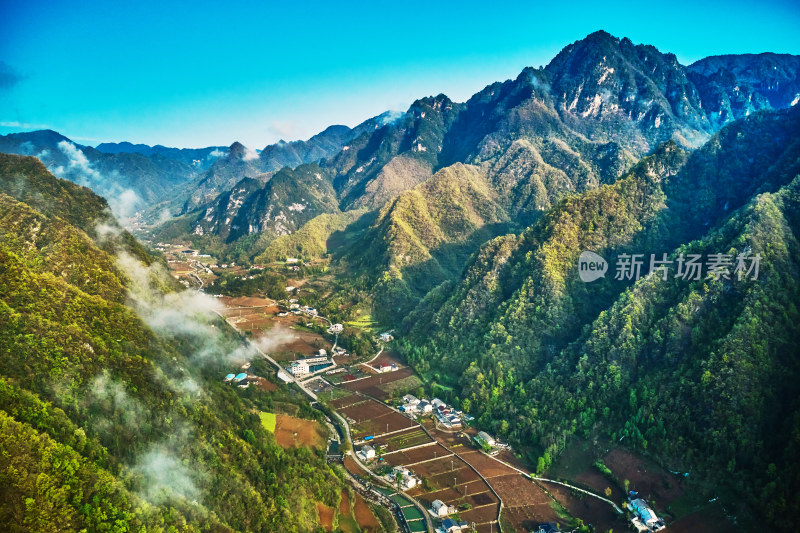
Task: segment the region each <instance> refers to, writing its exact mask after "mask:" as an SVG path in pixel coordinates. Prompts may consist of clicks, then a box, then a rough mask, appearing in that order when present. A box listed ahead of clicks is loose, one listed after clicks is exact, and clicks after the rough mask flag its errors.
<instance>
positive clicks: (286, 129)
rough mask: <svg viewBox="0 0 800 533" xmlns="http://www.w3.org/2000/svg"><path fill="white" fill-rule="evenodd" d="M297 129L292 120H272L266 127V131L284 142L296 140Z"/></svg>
mask: <svg viewBox="0 0 800 533" xmlns="http://www.w3.org/2000/svg"><path fill="white" fill-rule="evenodd" d="M297 129H298V128H297V123H296V122H295V121H293V120H273V121H272V122H271V123H270V125H269V126H267V131H269V132H270V133H271V134H273V135H275V136H276V137H278V138H279V139H284V140H292V139H296V138H297V135H298V131H297Z"/></svg>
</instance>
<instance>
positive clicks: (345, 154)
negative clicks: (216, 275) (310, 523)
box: [0, 31, 800, 531]
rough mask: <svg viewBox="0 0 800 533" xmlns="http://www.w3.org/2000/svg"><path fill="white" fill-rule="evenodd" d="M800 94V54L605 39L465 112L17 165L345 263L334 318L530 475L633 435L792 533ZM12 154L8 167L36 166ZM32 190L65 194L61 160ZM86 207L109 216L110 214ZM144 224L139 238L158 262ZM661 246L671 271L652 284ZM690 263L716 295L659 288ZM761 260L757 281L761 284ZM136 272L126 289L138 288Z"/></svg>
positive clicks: (41, 212)
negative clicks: (635, 271) (709, 264)
mask: <svg viewBox="0 0 800 533" xmlns="http://www.w3.org/2000/svg"><path fill="white" fill-rule="evenodd" d="M798 103H800V56H793V55H787V54H773V53H764V54H743V55H724V56H712V57H708V58H705V59H701V60H699V61H697V62H695V63H693V64H692V65H689V66H685V65H681V64H680V63H679V62H678V60H677V58H676V56H675V55H673V54H670V53H665V52H661V51H659V50H658V49H656V48H655V47H653V46H650V45H643V44H638V45H637V44H634V43H633V42H631V41H630V40H629V39H627V38H622V39H620V38H617V37H614V36H612V35H610V34H608V33H606V32H603V31H598V32H595V33H593V34H591V35H589V36H587V37H586V38H584V39H581V40H579V41H577V42H575V43H572V44H570V45H568V46H566V47H565V48H564V49H563V50H562V51H561V52H559V53H558V54H557V55H556V57H555V58H553V60H552V61H551V62H550V63H549V64H548V65H547V66H545V67H543V68H530V67H528V68H524V69H523V70H522V71H521V72H520V74H519V75H518V76H517V77H516V78H514V79H510V80H506V81H503V82H496V83H493V84H491V85H488V86H487V87H485V88H484V89H483V90H481V91H479V92H478V93H476V94H475V95H473V96H472V97H471V98H469V99H468V100H467V101H466V102H454V101H452V100H451V99H450V98H448V97H447V96H446V95H443V94H440V95H437V96H429V97H425V98H421V99H419V100H417V101H415V102H414V103H413V104H411V106H410V107H409V109H408V110H407V111H406V112H404V113H385V114H383V115H379V116H377V117H374V118H372V119H369V120H367V121H365V122H364V123H362V124H360V125H358V126H356V127H355V128H349V127H346V126H332V127H330V128H328V129H326V130H324V131H323V132H321V133H320V134H318V135H316V136H314V137H312V138H311V139H309V140H307V141H295V142H292V143H285V142H279V143H277V144H274V145H271V146H267V147H265V148H264V149H262V150H261V151H260V152H257V151H254V150H251V149H249V148H247V147H245V146H243V145H242V144H240V143H234V144H232V145H231V146H230V147H228V148H225V149H222V148H219V147H209V148H205V149H199V150H179V149H169V148H164V147H160V146H156V147H149V146H144V145H131V144H125V143H122V144H117V145H111V144H103V145H99V146H98V148H97V149H94V148H90V147H82V146H79V145H76V144H75V143H72V142H71V141H69V140H68V139H66V138H64V137H61V136H60V135H58V134H56V133H55V132H32V133H28V134H12V135H8V136H5V137H0V151H6V152H13V153H20V154H25V155H36V156H37V157H39V159H40V160H41V161H42V162H43V163H44V164H45V165H46V166H47V168H48V169H50V170H51V171H52V173H53V174H55V175H56V176H59V177H63V178H66V179H70V180H72V181H75V182H76V183H78V184H82V185H87V186H89V187H91V188H92V189H93V190H95V192H98V193H101V194H103V195H107V196H108V198H109V204H110V205H111V208H112V209H113V210H114V212H115V213H117V214H120V213H121V208H120V207H119V205H124V204H125V202H124V199H125V196H126V191H132V194H134V195H135V197H136V199H137V200H139V201H138V203H136V204H135V205H136V210H137V211H144V213H145V217H146V218H147V219H148V220H150V221H158V222H160V224H159V225H157V226H156V227H154V228H153V230H152V235H153V236H154V237H155V238H156V239H159V240H182V241H190V242H193V243H194V244H195V245H196V246H198V247H200V248H201V249H203V250H206V251H210V252H212V253H213V254H214V255H215V256H218V257H220V258H222V259H225V258H227V257H230V258H235V260H236V261H239V262H242V263H244V264H247V263H253V262H269V261H275V260H281V259H285V258H286V257H288V256H292V257H300V258H302V259H304V260H312V259H319V258H329V259H330V262H329V266H330V274H331V277H332V278H333V279H335V280H336V286H335V290H332V291H330V293H328V296H327V297H326V298H327V300H326V301H323V302H320V303H319V306H320V309H322V310H323V311H324V312H325V313H326V315H327V314H333V315H334V316H336V317H337V318H338V319H339V320H340V321H342V322H345V321H348V320H355V319H356V318H358V317H359V316H361V315H362V314H369V315H370V316H371V317H373V318H374V319H375V320H376V321H378V322H379V323H380V324H382V325H383V326H386V327H387V329H394V330H395V332H396V335H397V337H398V338H399V340H398V342H397V343H396V349H397V350H398V352H399V353H400V354H401V355H402V356H403V357H404V358H405V359H406V360H407V361H408V362H409V363H411V364H412V365H413V366H414V367H415V368H416V370H417V371H418V372H419V373H420V375H421V376H422V377H423V378H424V380H425V381H426V382H427V383H428V384H430V385H431V386H437V387H438V389H437V390H438V391H439V392H440V394H441V396H442V397H444V398H445V399H447V400H448V401H450V402H452V403H454V404H455V405H456V406H458V407H460V408H462V409H463V410H464V411H466V412H468V413H470V414H471V415H473V416H475V417H476V419H477V422H478V425H479V426H480V427H482V428H487V429H488V430H491V431H492V432H493V433H494V434H496V435H498V436H499V437H500V438H502V439H505V440H509V441H511V442H512V444H513V445H514V447H515V449H518V450H520V451H521V453H522V454H523V455H524V457H525V459H527V460H528V461H529V462H530V463H531V464H539V465H542V467H543V468H546V467H547V466H549V464H550V463H551V462H552V460H553V458H555V457H557V456H558V455H559V454H560V453H562V452H563V451H564V446H565V443H566V442H567V440H568V439H576V440H581V441H586V442H595V443H597V442H602V443H611V442H615V441H616V442H619V441H621V440H625V443H626V445H627V446H629V447H631V448H633V449H636V450H637V451H639V452H640V453H642V454H649V455H651V456H653V457H655V458H657V459H658V461H659V462H660V463H661V464H667V463H668V464H669V465H671V466H672V468H674V469H677V470H680V471H681V472H684V471H685V472H691V473H692V476H696V477H697V478H698V479H701V480H703V481H704V482H708V483H711V484H713V486H714V487H719V488H720V490H724V491H725V494H726V495H730V494H733V495H734V496H733V497H730V498H728V500H729V501H735V502H737V505H738V507H737V512H741V513H742V516H750V517H753V516H755V517H757V518H758V519H759V520H765V521H766V522H767V523H768V524H769V527H771V528H773V529H776V530H781V531H783V530H785V531H790V530H792V528H793V522H792V517H793V516H795V515H796V514H797V512H798V511H800V498H798V496H797V495H798V494H800V469H798V467H797V464H796V460H795V458H796V456H797V453H798V450H799V446H800V445H799V444H798V442H800V441H798V435H800V404H798V400H797V397H798V396H797V394H796V393H797V387H796V385H795V384H796V382H797V379H798V378H800V364H798V361H799V360H800V359H798V356H800V353H798V346H800V329H798V325H797V324H798V323H800V322H798V320H799V319H800V316H798V309H797V302H798V301H800V285H799V284H798V278H799V277H800V181H798V180H800V106H798V105H797V104H798ZM4 161H5V163H4V164H5V165H6V166H7V167H8V168H10V169H11V170H8V171H5V172H4V175H19V174H20V172H21V171H19V170H16V169H17V166H18V165H27V166H31V165H33V166H35V160H34V159H32V158H24V157H23V158H18V157H17V158H8V157H7V158H6V159H4ZM32 168H33V167H32ZM34 174H35V175H36V176H40V178H39V179H38V181H41V182H42V183H51V181H52V176H51V177H49V178H47V179H45V178H44V177H41V176H45V175H47V174H46V171H45V170H44V167H42V166H41V165H40V166H39V167H36V168H35V172H34ZM109 177H111V179H107V178H109ZM8 181H9V183H11V185H8V186H7V191H6V194H9V195H10V197H11V198H10V199H6V200H5V201H6V202H7V204H8V205H9V208H10V207H13V209H14V210H15V212H18V213H20V215H19V216H22V214H24V216H25V217H28V218H26V220H31V221H32V222H31V223H30V224H29V225H33V226H37V225H41V227H43V228H44V227H47V226H48V224H50V223H53V224H55V225H56V226H58V228H57V229H52V230H50V229H48V232H52V233H47V234H48V235H50V234H52V235H61V234H62V233H59V232H63V231H66V232H67V233H65V234H64V235H67V236H68V238H69V239H71V241H70V242H73V241H74V242H77V243H81V246H83V247H84V248H79V250H83V249H91V250H93V252H92V254H90V255H92V256H93V257H94V256H97V257H99V258H100V259H96V261H102V264H101V265H100V266H98V265H96V264H94V263H92V262H88V263H86V264H87V265H88V267H89V270H90V271H93V272H113V271H114V270H113V267H112V266H111V265H110V264H109V263H108V261H109V259H108V258H103V256H102V254H99V253H94V248H99V249H102V243H103V242H104V241H103V240H102V237H101V235H100V233H98V230H97V229H93V228H96V227H95V226H92V227H88V226H86V225H85V224H84V226H81V225H80V224H79V222H80V221H74V220H70V219H68V218H63V217H65V216H66V214H64V212H63V211H59V210H58V209H57V207H58V206H55V207H54V206H52V205H46V206H42V205H39V204H36V202H35V201H34V200H35V199H36V197H32V196H24V195H23V192H22V191H23V190H24V189H25V187H17V188H16V189H14V188H13V187H14V186H13V183H14V180H8ZM23 182H24V180H23ZM57 183H61V182H57ZM48 187H50V188H51V189H52V188H54V187H56V186H55V185H48ZM59 187H61V188H64V187H66V186H64V185H63V184H62V185H60V186H59ZM69 190H70V191H71V192H70V194H73V195H79V194H83V195H86V194H89V193H88V191H86V190H85V189H80V188H78V187H75V188H69ZM8 191H11V193H9V192H8ZM78 191H83V192H78ZM50 194H51V193H48V194H45V195H44V196H45V197H49V195H50ZM127 196H128V199H130V198H131V195H130V194H128V195H127ZM164 198H168V200H164ZM15 202H22V203H28V202H32V203H30V205H29V207H30V208H31V209H33V212H29V210H28V209H29V207H25V206H23V205H17V204H16V203H15ZM75 202H76V203H78V204H81V203H83V202H88V203H89V204H91V205H94V206H95V208H94V209H93V210H90V211H91V212H92V213H95V215H96V216H100V217H106V218H105V219H109V220H110V217H109V215H108V214H107V213H105V211H104V209H102V208H100V207H97V206H101V207H102V205H101V203H98V202H99V200H97V201H96V200H94V199H92V200H85V199H84V200H80V199H78V200H75ZM115 205H116V207H115ZM36 211H38V212H36ZM103 213H105V214H103ZM165 213H166V214H167V215H170V216H171V218H169V220H166V221H164V220H163V219H162V218H166V217H163V215H164V214H165ZM172 215H174V217H172ZM70 216H74V214H72V215H70ZM105 219H104V220H105ZM160 219H162V220H160ZM4 220H5V224H6V226H7V229H6V232H7V234H9V235H13V234H20V235H23V236H21V237H18V238H16V239H10V240H9V241H8V244H6V243H5V241H0V244H3V245H4V246H7V247H10V252H13V253H14V254H17V256H19V257H22V258H24V261H23V263H24V264H23V266H24V268H25V269H28V270H30V271H31V272H33V274H36V275H40V274H41V275H44V274H42V273H41V272H38V271H37V269H41V268H44V267H43V266H42V265H49V264H50V262H51V259H50V258H51V257H56V255H58V250H55V251H53V250H52V249H51V248H49V247H46V246H42V247H37V246H35V243H36V242H37V241H36V239H35V238H34V236H24V232H23V231H22V230H21V229H20V228H18V227H16V226H13V218H11V217H5V218H4ZM63 220H66V221H67V222H68V223H69V225H75V226H76V227H77V228H78V230H80V231H78V230H76V229H74V228H70V227H69V226H67V227H66V229H64V227H62V226H63V225H64V224H63ZM33 221H36V222H33ZM109 225H111V226H113V221H111V220H110V221H109ZM120 231H121V230H119V228H116V230H115V231H114V232H113V233H114V234H115V235H122V236H123V237H118V238H123V239H124V243H123V244H116V245H115V246H117V247H119V246H123V245H124V246H126V247H129V248H130V252H129V253H131V254H138V255H139V256H140V258H141V259H142V260H143V261H145V262H146V263H147V262H150V263H152V262H154V261H155V260H154V259H153V258H151V257H149V256H148V255H147V252H145V251H144V250H143V249H142V250H140V249H139V248H137V246H138V245H137V244H136V243H135V241H133V239H132V238H131V237H130V236H128V235H127V234H125V233H120ZM81 232H83V233H81ZM93 232H94V233H93ZM101 233H102V232H101ZM59 239H60V238H59ZM64 239H67V237H64ZM87 239H88V240H87ZM56 240H58V239H56ZM30 243H34V245H31V244H30ZM31 246H33V248H31ZM585 251H592V252H594V253H595V254H597V255H599V256H601V257H602V258H605V259H606V260H608V271H607V272H606V275H605V276H604V277H601V278H600V279H598V280H596V281H593V282H591V283H586V282H584V281H582V280H581V278H580V276H579V270H578V268H579V261H580V257H581V254H582V252H585ZM54 254H55V255H54ZM637 254H638V255H639V256H641V257H642V258H644V259H643V264H642V266H641V268H642V270H641V274H642V275H641V276H639V277H637V278H634V277H633V276H629V277H626V276H624V275H620V273H619V270H618V265H619V261H620V260H623V259H625V258H627V259H629V260H630V259H631V258H633V257H636V256H637ZM651 254H652V256H653V257H654V258H658V259H659V260H660V261H661V263H660V264H662V265H665V269H664V270H656V271H653V275H652V276H648V275H647V274H648V273H649V271H650V268H649V267H650V266H651V265H650V257H651ZM690 256H700V257H704V258H708V257H715V258H717V260H718V261H723V260H724V261H727V262H726V263H724V264H723V265H722V266H720V264H719V263H718V264H717V270H714V271H712V272H711V275H710V276H707V275H706V274H708V273H709V272H708V271H705V272H704V274H703V275H702V276H700V277H698V278H697V279H694V278H686V276H684V277H683V278H681V277H680V276H677V275H664V276H662V275H661V274H662V273H664V272H667V273H671V274H675V273H678V272H679V271H680V270H679V269H681V268H684V267H685V265H686V264H685V261H686V259H687V257H690ZM9 257H11V256H10V255H9ZM756 257H757V261H758V262H759V263H758V264H759V270H758V272H757V275H756V277H752V276H744V277H742V276H740V275H739V272H738V268H739V267H741V266H742V265H744V264H747V265H750V266H751V267H752V262H753V261H755V260H756ZM12 259H13V261H20V260H18V259H16V258H15V257H14V258H12ZM12 259H9V261H11V260H12ZM25 261H27V263H25ZM78 264H80V265H83V263H78ZM53 265H54V266H53V267H52V268H55V266H59V268H58V269H57V270H55V271H53V272H46V280H47V282H48V283H50V282H51V281H52V279H51V278H52V276H56V277H58V276H60V277H61V281H58V283H62V282H66V283H69V284H72V285H75V286H76V287H77V288H78V289H80V290H86V291H89V290H90V289H91V287H92V286H91V283H90V281H91V276H89V275H86V274H85V272H84V271H83V270H82V267H81V268H79V267H76V266H75V263H74V262H71V261H69V260H65V259H63V258H62V259H60V260H58V261H55V262H54V263H53ZM654 265H655V263H654ZM15 268H22V267H16V266H15ZM47 268H51V267H47ZM20 272H22V270H20ZM25 272H26V275H30V276H33V274H28V273H27V271H25ZM748 274H752V271H751V270H749V271H748ZM118 278H119V279H116V280H115V279H114V278H113V276H112V278H111V281H109V282H108V283H107V284H106V285H107V286H105V285H104V286H103V288H102V290H103V291H105V292H103V294H102V295H101V296H102V297H103V298H111V299H112V300H113V298H115V297H118V295H119V294H120V293H119V291H120V290H121V289H120V287H125V286H130V283H131V280H125V279H122V278H124V276H123V277H119V276H118ZM64 280H66V281H64ZM9 283H10V282H9ZM42 283H44V281H43V282H42ZM166 283H167V282H166V281H164V282H163V284H164V285H166ZM92 290H100V288H95V289H92ZM343 299H347V302H348V305H346V306H344V305H340V304H341V302H342V301H343ZM7 305H8V306H9V307H10V308H12V309H15V305H17V304H14V305H12V304H7ZM14 312H15V313H19V312H20V311H19V310H15V311H14ZM25 312H26V313H28V312H31V313H32V311H30V310H26V311H25ZM337 313H338V314H337ZM46 318H47V317H45V318H43V319H42V320H45V319H46ZM19 320H20V322H15V323H14V324H17V325H19V324H22V318H20V319H19ZM82 320H83V319H82ZM86 320H88V319H86ZM37 323H38V322H37ZM15 327H17V326H15ZM19 327H20V328H21V327H22V326H19ZM15 331H16V330H15ZM136 331H138V330H136ZM20 332H21V333H20V334H19V335H20V337H14V338H22V337H24V334H25V335H26V334H30V332H28V331H27V330H26V331H25V332H24V334H23V333H22V330H21V329H20ZM137 335H139V334H138V333H137ZM141 335H145V334H144V333H142V334H141ZM25 338H27V337H25ZM19 342H22V341H19ZM26 342H27V341H26ZM104 342H105V341H104ZM170 350H172V351H170V353H173V351H176V350H177V351H178V352H180V347H174V346H173V347H171V348H170ZM176 357H178V356H176ZM53 360H55V356H53ZM20 364H22V363H21V362H20ZM11 371H12V370H11V369H8V372H11ZM37 386H38V385H37ZM36 390H37V391H39V392H37V394H43V392H40V391H41V386H39V388H38V389H36ZM59 405H60V404H59ZM64 405H65V406H66V408H65V407H62V408H64V409H65V411H68V406H69V403H68V402H65V403H64ZM216 423H217V422H215V424H216ZM219 423H220V424H222V422H219ZM258 438H259V439H261V438H262V437H261V436H260V435H259V436H258ZM237 439H238V437H237ZM259 443H261V441H259ZM236 445H237V446H244V445H243V444H241V443H239V442H238V441H236ZM250 445H253V446H262V445H263V446H267V447H268V444H263V443H261V444H253V443H252V442H251V443H250ZM221 468H227V466H223V467H221ZM231 468H234V467H231ZM320 475H327V474H320ZM245 477H246V479H244V480H242V483H245V484H246V483H250V482H253V483H257V482H256V481H254V479H255V478H252V477H248V476H245ZM270 490H272V489H270ZM276 490H277V489H276ZM220 497H221V495H220ZM329 499H330V498H329ZM295 503H296V504H297V505H298V506H299V507H295V508H296V509H297V508H300V507H302V505H301V504H300V503H297V502H295ZM272 511H273V510H272V509H270V510H268V511H267V515H268V516H269V519H273V518H272V517H273V516H274V515H273V514H272ZM217 512H218V513H219V511H217ZM275 512H276V513H277V512H278V511H277V510H276V511H275ZM280 512H283V511H280ZM220 516H221V517H222V518H221V520H222V521H224V522H225V523H227V524H234V523H235V518H234V517H231V516H228V515H222V514H221V513H220ZM304 516H305V515H302V513H301V517H300V520H302V519H304ZM262 519H263V520H267V519H268V518H267V517H266V516H265V517H262ZM209 520H211V518H209ZM264 523H266V522H264ZM231 527H236V526H231Z"/></svg>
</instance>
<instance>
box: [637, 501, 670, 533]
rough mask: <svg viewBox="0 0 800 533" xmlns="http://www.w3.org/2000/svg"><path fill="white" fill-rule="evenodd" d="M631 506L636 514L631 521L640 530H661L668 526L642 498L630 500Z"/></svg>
mask: <svg viewBox="0 0 800 533" xmlns="http://www.w3.org/2000/svg"><path fill="white" fill-rule="evenodd" d="M629 507H630V508H631V510H632V511H633V512H634V513H635V515H636V516H634V517H633V518H632V519H631V522H632V523H633V525H634V527H636V529H638V530H639V531H648V530H649V531H660V530H662V529H664V528H665V527H666V526H665V525H664V522H663V521H662V520H661V519H660V518H658V515H656V512H655V511H653V508H652V507H650V505H649V504H648V503H647V502H646V501H644V500H642V499H641V498H636V499H633V500H630V503H629Z"/></svg>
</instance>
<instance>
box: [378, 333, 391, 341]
mask: <svg viewBox="0 0 800 533" xmlns="http://www.w3.org/2000/svg"><path fill="white" fill-rule="evenodd" d="M380 339H381V340H382V341H383V342H389V341H393V340H394V335H392V334H391V333H381V335H380Z"/></svg>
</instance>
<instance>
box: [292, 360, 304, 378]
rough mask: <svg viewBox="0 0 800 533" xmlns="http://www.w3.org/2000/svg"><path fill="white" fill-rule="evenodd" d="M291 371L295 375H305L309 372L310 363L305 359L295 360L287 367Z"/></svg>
mask: <svg viewBox="0 0 800 533" xmlns="http://www.w3.org/2000/svg"><path fill="white" fill-rule="evenodd" d="M287 370H288V371H289V373H290V374H291V375H293V376H295V377H297V376H305V375H306V374H308V372H309V368H308V363H306V362H305V361H295V362H294V363H292V364H291V365H289V368H287Z"/></svg>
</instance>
